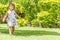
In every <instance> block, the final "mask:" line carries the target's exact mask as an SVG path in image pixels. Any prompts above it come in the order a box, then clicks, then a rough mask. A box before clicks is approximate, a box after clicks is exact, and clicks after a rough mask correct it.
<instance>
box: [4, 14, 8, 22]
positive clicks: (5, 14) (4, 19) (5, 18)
mask: <svg viewBox="0 0 60 40" xmlns="http://www.w3.org/2000/svg"><path fill="white" fill-rule="evenodd" d="M7 16H8V13H6V14H5V16H4V17H3V22H5V20H6V18H7Z"/></svg>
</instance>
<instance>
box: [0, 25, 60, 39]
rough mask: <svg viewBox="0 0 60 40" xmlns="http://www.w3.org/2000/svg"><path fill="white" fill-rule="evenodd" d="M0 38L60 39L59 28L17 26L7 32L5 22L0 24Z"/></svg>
mask: <svg viewBox="0 0 60 40" xmlns="http://www.w3.org/2000/svg"><path fill="white" fill-rule="evenodd" d="M0 40H60V28H40V27H17V28H15V34H14V35H9V34H8V27H7V25H6V24H0Z"/></svg>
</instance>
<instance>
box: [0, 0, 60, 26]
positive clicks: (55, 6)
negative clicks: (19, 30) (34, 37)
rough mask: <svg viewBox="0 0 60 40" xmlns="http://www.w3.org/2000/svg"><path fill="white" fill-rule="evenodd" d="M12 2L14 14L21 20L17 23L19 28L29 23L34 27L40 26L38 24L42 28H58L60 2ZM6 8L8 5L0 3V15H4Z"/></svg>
mask: <svg viewBox="0 0 60 40" xmlns="http://www.w3.org/2000/svg"><path fill="white" fill-rule="evenodd" d="M6 1H7V0H6ZM0 2H1V1H0ZM13 2H14V4H15V11H16V13H17V14H18V15H19V16H21V18H22V19H19V21H18V24H19V25H20V26H26V24H27V23H28V22H30V23H31V26H34V27H35V26H40V25H39V24H41V25H42V26H43V27H60V26H59V25H60V20H59V18H57V16H58V14H59V15H60V0H57V1H56V0H18V1H16V0H13ZM7 7H8V4H6V5H4V4H2V3H0V14H1V15H4V14H5V13H6V11H7V10H8V9H7ZM59 17H60V16H59ZM26 20H27V21H26Z"/></svg>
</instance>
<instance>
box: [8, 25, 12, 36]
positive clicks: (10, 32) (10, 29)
mask: <svg viewBox="0 0 60 40" xmlns="http://www.w3.org/2000/svg"><path fill="white" fill-rule="evenodd" d="M9 34H10V35H11V34H12V27H11V26H10V27H9Z"/></svg>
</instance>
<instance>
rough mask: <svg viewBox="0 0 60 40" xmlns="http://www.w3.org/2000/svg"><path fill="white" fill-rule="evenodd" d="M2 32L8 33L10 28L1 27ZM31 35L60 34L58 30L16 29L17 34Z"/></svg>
mask: <svg viewBox="0 0 60 40" xmlns="http://www.w3.org/2000/svg"><path fill="white" fill-rule="evenodd" d="M0 32H1V33H4V34H8V29H2V28H1V29H0ZM31 35H36V36H38V35H59V36H60V34H59V33H57V32H51V31H44V30H39V31H38V30H35V31H33V30H15V36H31Z"/></svg>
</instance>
